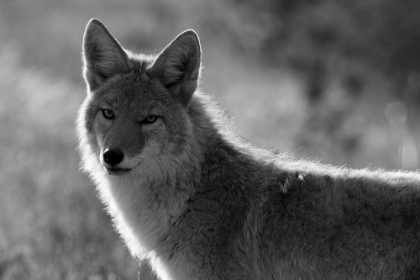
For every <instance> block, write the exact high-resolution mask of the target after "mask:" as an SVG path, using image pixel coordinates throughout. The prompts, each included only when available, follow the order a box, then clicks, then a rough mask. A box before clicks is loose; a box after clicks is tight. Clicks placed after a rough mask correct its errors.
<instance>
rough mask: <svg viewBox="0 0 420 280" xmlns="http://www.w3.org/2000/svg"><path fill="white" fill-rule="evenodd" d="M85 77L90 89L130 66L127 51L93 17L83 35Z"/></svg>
mask: <svg viewBox="0 0 420 280" xmlns="http://www.w3.org/2000/svg"><path fill="white" fill-rule="evenodd" d="M83 58H84V59H83V61H84V78H85V80H86V83H87V85H88V87H89V90H90V91H93V90H95V89H96V88H97V87H98V86H99V85H100V84H102V83H104V82H105V81H106V80H107V79H109V78H111V77H112V76H114V75H116V74H119V73H124V72H126V71H127V70H128V69H129V68H130V61H129V59H128V56H127V53H126V52H125V51H124V49H123V48H122V47H121V45H120V44H119V43H118V41H117V40H116V39H115V38H114V37H113V36H112V35H111V33H109V31H108V29H106V27H105V26H104V25H103V24H102V23H101V22H100V21H99V20H98V19H91V20H90V21H89V23H88V24H87V26H86V31H85V35H84V37H83Z"/></svg>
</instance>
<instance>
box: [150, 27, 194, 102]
mask: <svg viewBox="0 0 420 280" xmlns="http://www.w3.org/2000/svg"><path fill="white" fill-rule="evenodd" d="M200 61H201V47H200V41H199V39H198V36H197V34H196V33H195V32H194V31H193V30H187V31H185V32H183V33H181V34H180V35H178V37H176V38H175V40H173V41H172V42H171V43H170V44H169V45H168V46H167V47H166V48H165V49H164V50H163V51H162V52H161V53H160V54H159V56H158V57H157V59H156V60H155V62H154V64H153V66H152V67H151V68H150V69H149V71H150V74H151V75H152V76H153V77H156V78H157V79H159V80H160V81H161V83H162V84H163V85H164V86H165V87H166V88H167V89H168V90H169V92H170V93H171V94H172V95H173V96H174V98H175V99H177V100H178V101H179V102H181V104H182V105H184V106H185V107H188V105H189V103H190V100H191V97H192V95H193V93H194V91H195V90H196V88H197V83H198V78H199V76H200Z"/></svg>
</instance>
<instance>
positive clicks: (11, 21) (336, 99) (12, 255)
mask: <svg viewBox="0 0 420 280" xmlns="http://www.w3.org/2000/svg"><path fill="white" fill-rule="evenodd" d="M82 2H83V1H78V0H74V1H53V0H34V1H29V0H26V1H25V0H20V1H10V2H6V3H0V38H1V40H0V42H1V43H0V88H1V94H0V128H1V130H0V143H1V145H0V155H1V157H0V188H1V195H0V279H92V280H99V279H136V277H137V264H136V262H135V261H134V260H133V259H132V258H131V257H130V256H129V254H128V250H127V249H126V248H125V247H124V245H123V243H122V242H121V241H120V239H119V237H118V236H117V234H116V233H115V232H114V230H113V229H112V224H111V222H110V219H109V217H108V216H107V215H106V214H105V212H104V211H103V206H102V205H101V204H100V202H99V200H98V198H97V197H96V192H95V189H94V186H93V185H92V184H91V183H90V181H89V179H88V177H87V176H86V175H85V174H83V173H82V172H80V171H79V155H78V153H77V151H76V146H77V141H76V135H75V132H74V122H75V114H76V111H77V108H78V106H79V104H80V103H81V101H82V100H83V97H84V94H85V89H84V84H83V80H82V78H81V59H80V56H81V40H82V35H83V31H84V27H85V24H86V23H87V21H88V20H89V19H90V18H92V17H97V18H99V19H101V20H102V21H103V22H104V23H105V25H106V26H107V27H108V28H109V29H110V31H111V33H113V34H114V35H115V36H116V37H117V38H118V39H119V40H120V42H121V43H122V45H123V46H126V47H127V48H134V49H137V50H144V49H145V50H147V51H148V52H158V51H160V49H161V48H162V47H164V46H165V45H166V44H167V43H168V42H170V40H172V39H173V38H174V37H175V36H176V35H177V34H178V33H180V32H181V31H183V30H185V29H187V28H194V29H195V30H196V31H197V32H198V33H199V35H201V43H202V46H203V64H204V69H203V79H202V84H201V87H202V88H203V90H205V91H206V92H209V93H211V94H213V95H215V96H216V99H217V100H219V101H220V103H222V104H223V106H224V107H225V108H226V110H227V114H228V115H229V116H230V117H231V118H232V119H233V121H234V122H235V123H236V124H237V127H238V133H240V134H241V135H243V136H244V137H245V138H247V139H249V140H250V141H252V142H254V143H257V144H260V145H264V146H275V147H277V148H279V149H280V151H283V152H292V153H295V154H297V155H298V156H303V157H309V158H314V159H317V160H321V161H323V162H327V163H333V164H339V165H342V164H346V163H347V164H350V165H352V166H354V167H364V166H373V167H385V168H392V169H396V168H402V167H407V168H416V167H417V139H418V138H419V137H418V131H419V130H414V131H413V130H408V129H407V128H406V126H405V118H406V117H407V112H406V111H405V110H406V109H405V107H404V104H402V103H399V102H396V101H395V100H393V99H392V97H389V96H388V95H387V94H386V93H387V92H389V91H392V88H390V87H389V86H388V84H387V82H386V81H383V79H380V78H378V79H377V80H376V83H374V84H372V85H370V86H368V87H367V91H369V92H370V93H371V94H368V95H366V96H363V97H361V98H359V99H357V100H356V101H354V100H349V99H346V97H345V96H344V95H343V94H342V91H341V90H342V89H341V88H340V87H339V86H336V87H334V86H332V87H330V88H329V90H328V92H329V93H328V94H330V95H331V98H329V99H328V102H327V103H325V104H324V106H322V107H317V108H313V107H312V106H311V104H310V103H308V102H307V101H306V99H305V98H306V97H305V95H304V93H303V92H304V90H305V86H304V84H303V83H302V79H301V78H300V77H299V76H298V75H295V74H294V73H293V72H292V71H290V69H287V68H286V67H281V66H278V67H273V66H269V67H268V66H266V65H265V64H263V63H260V62H259V60H258V57H257V56H253V55H252V53H250V52H247V50H252V49H253V48H255V47H256V46H257V45H258V40H259V39H260V38H261V37H263V36H266V34H264V30H260V29H259V26H260V25H259V23H258V22H253V21H251V22H249V21H247V20H246V17H244V14H243V13H244V11H243V10H242V9H241V8H238V7H234V6H231V5H229V4H226V3H225V2H222V1H213V2H210V1H207V2H208V3H206V4H205V3H204V1H203V2H199V1H193V0H191V1H180V2H177V4H174V2H173V1H169V0H167V1H163V0H162V1H142V2H141V3H140V2H139V3H137V2H135V1H121V2H118V4H117V2H115V1H111V0H107V1H98V0H93V1H89V4H84V3H82ZM225 26H229V28H230V30H234V32H235V34H236V35H237V38H236V37H231V36H229V34H228V33H226V32H224V31H223V30H224V29H225ZM238 38H239V39H238ZM238 40H239V44H242V45H243V49H238V48H237V45H238V42H237V41H238ZM377 85H380V87H378V86H377ZM333 93H334V94H333ZM335 93H338V94H335ZM375 94H376V95H375ZM372 96H381V97H380V98H379V99H378V98H374V97H372ZM343 104H346V106H344V105H343ZM340 106H341V107H340ZM314 110H318V111H314ZM337 112H340V113H337ZM343 112H344V113H343ZM334 113H336V114H337V116H340V117H341V118H344V120H343V122H342V123H343V126H342V127H340V129H335V130H334V129H333V130H328V129H324V128H323V129H321V130H316V129H315V128H317V127H319V126H320V123H322V120H323V119H322V118H321V117H322V116H323V114H324V115H325V114H334ZM314 115H315V116H319V119H317V118H313V116H314ZM317 120H318V122H317ZM308 124H309V128H310V129H308ZM332 125H333V124H332ZM314 131H316V132H314ZM320 131H321V132H320ZM329 131H334V133H329ZM352 137H356V138H357V139H358V143H359V144H358V148H357V149H356V150H355V149H351V147H352V146H351V145H352V142H351V140H352V139H353V138H352ZM302 139H303V140H302ZM343 143H347V144H346V145H347V146H349V147H350V148H349V147H347V146H346V145H344V146H343ZM346 149H347V150H346ZM404 164H405V165H404Z"/></svg>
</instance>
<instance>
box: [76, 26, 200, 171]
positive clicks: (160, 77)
mask: <svg viewBox="0 0 420 280" xmlns="http://www.w3.org/2000/svg"><path fill="white" fill-rule="evenodd" d="M200 60H201V48H200V42H199V39H198V37H197V35H196V33H195V32H194V31H192V30H187V31H185V32H183V33H182V34H180V35H179V36H178V37H176V38H175V39H174V40H173V41H172V42H171V43H170V44H169V45H168V46H167V47H166V48H165V49H164V50H163V51H162V52H161V53H160V54H159V55H157V56H147V55H141V54H140V55H136V54H133V53H131V52H129V51H127V50H125V49H124V48H122V47H121V45H120V44H119V43H118V41H117V40H116V39H115V38H114V37H113V36H112V35H111V34H110V33H109V32H108V30H107V29H106V28H105V26H104V25H103V24H102V23H101V22H100V21H99V20H96V19H93V20H91V21H90V22H89V23H88V25H87V27H86V31H85V34H84V39H83V61H84V78H85V81H86V84H87V97H86V99H85V101H84V103H83V105H82V107H81V110H80V113H79V120H78V132H79V136H80V137H79V138H80V148H81V150H82V156H83V160H84V162H85V164H84V166H85V168H86V169H88V171H90V172H91V173H93V172H100V171H101V172H103V171H105V172H106V173H108V174H109V175H116V176H117V175H118V176H122V175H124V174H126V173H130V172H132V171H135V170H138V169H139V170H140V169H141V170H143V171H144V170H148V169H150V168H152V167H153V168H154V170H160V169H161V168H159V167H161V165H165V164H173V166H175V165H176V164H174V160H169V158H172V159H174V158H177V160H179V158H181V157H176V156H177V155H179V154H184V155H185V154H188V156H193V154H194V151H193V150H194V143H192V142H193V141H194V140H193V139H192V138H191V137H190V136H191V135H192V133H193V132H192V124H191V120H190V118H189V106H190V103H191V100H192V95H193V93H194V92H195V90H196V88H197V82H198V78H199V75H200ZM92 161H93V162H92ZM88 162H89V163H88ZM92 166H96V170H89V169H93V168H94V167H92ZM92 171H93V172H92Z"/></svg>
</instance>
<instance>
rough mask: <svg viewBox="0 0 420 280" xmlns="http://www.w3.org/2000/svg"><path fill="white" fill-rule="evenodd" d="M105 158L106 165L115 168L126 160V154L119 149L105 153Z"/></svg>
mask: <svg viewBox="0 0 420 280" xmlns="http://www.w3.org/2000/svg"><path fill="white" fill-rule="evenodd" d="M103 157H104V161H105V162H106V163H108V164H109V165H111V166H115V165H117V164H119V163H120V162H122V160H123V159H124V153H123V152H122V151H120V150H119V149H114V150H109V149H108V150H106V151H105V152H104V153H103Z"/></svg>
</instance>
